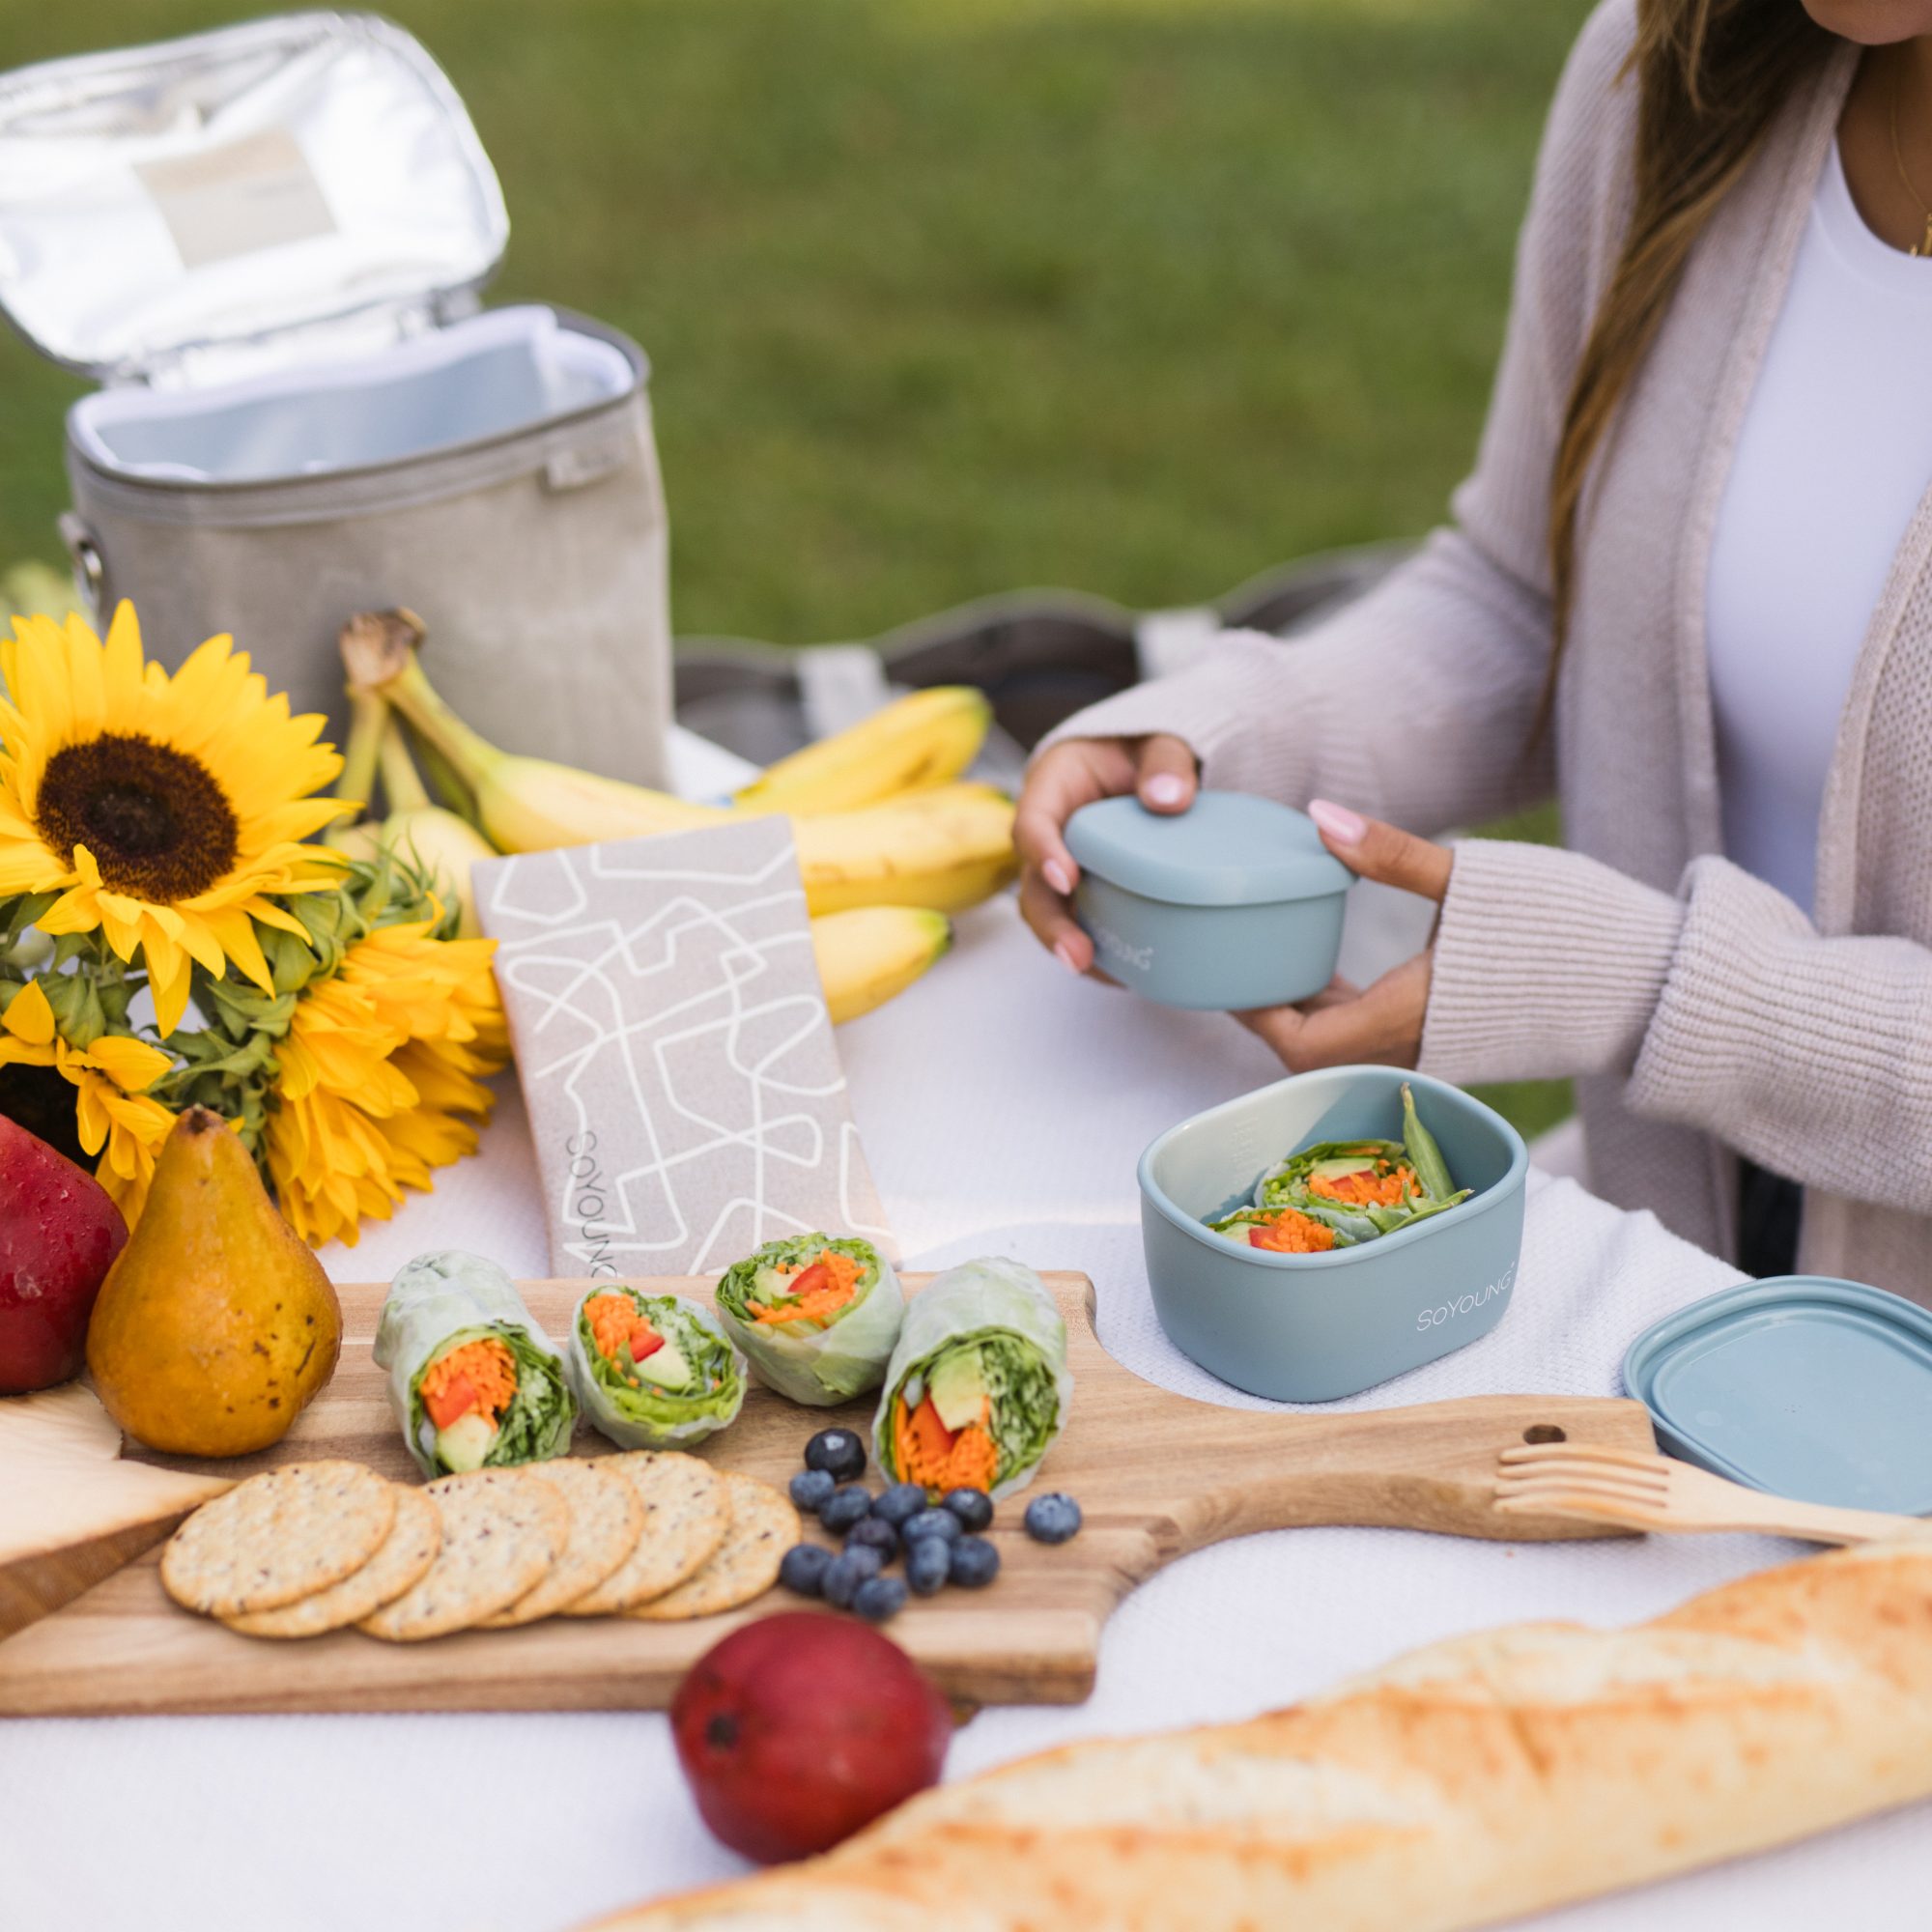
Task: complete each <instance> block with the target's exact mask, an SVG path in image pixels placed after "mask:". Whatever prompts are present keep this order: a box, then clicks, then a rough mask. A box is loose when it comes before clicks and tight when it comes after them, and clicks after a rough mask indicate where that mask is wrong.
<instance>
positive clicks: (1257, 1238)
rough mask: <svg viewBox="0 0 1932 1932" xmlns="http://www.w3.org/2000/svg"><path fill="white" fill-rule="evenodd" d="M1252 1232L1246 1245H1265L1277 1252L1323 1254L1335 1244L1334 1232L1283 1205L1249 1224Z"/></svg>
mask: <svg viewBox="0 0 1932 1932" xmlns="http://www.w3.org/2000/svg"><path fill="white" fill-rule="evenodd" d="M1249 1225H1250V1226H1251V1227H1252V1229H1253V1231H1254V1232H1253V1233H1252V1235H1251V1236H1249V1240H1248V1245H1249V1246H1250V1247H1255V1248H1268V1249H1271V1250H1272V1251H1273V1252H1274V1253H1275V1254H1278V1255H1325V1254H1326V1253H1327V1252H1328V1250H1329V1249H1330V1248H1332V1247H1333V1246H1334V1245H1335V1231H1334V1229H1333V1228H1324V1227H1323V1226H1322V1225H1321V1222H1320V1221H1315V1220H1311V1219H1310V1218H1309V1217H1308V1216H1307V1215H1306V1214H1298V1213H1296V1212H1295V1210H1294V1209H1293V1208H1282V1209H1281V1210H1280V1211H1279V1212H1278V1213H1275V1214H1271V1215H1269V1216H1268V1218H1267V1219H1266V1220H1265V1221H1256V1222H1251V1223H1250V1224H1249Z"/></svg>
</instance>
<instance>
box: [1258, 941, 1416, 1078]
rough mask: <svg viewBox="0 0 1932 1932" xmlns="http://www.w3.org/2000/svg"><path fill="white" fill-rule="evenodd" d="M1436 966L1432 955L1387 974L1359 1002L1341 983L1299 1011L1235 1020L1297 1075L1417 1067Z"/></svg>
mask: <svg viewBox="0 0 1932 1932" xmlns="http://www.w3.org/2000/svg"><path fill="white" fill-rule="evenodd" d="M1432 964H1433V960H1432V957H1431V955H1430V954H1429V953H1427V952H1418V953H1417V954H1416V956H1415V957H1414V958H1413V959H1406V960H1404V961H1403V963H1402V964H1401V965H1400V966H1398V967H1396V968H1395V969H1394V970H1393V971H1392V972H1388V973H1384V974H1383V975H1382V977H1381V978H1380V979H1379V980H1377V981H1376V982H1375V984H1374V985H1373V986H1370V987H1369V988H1367V990H1366V991H1364V992H1363V993H1361V994H1360V995H1359V996H1358V997H1357V998H1354V999H1350V998H1348V997H1347V996H1346V994H1343V993H1342V992H1341V989H1342V988H1343V987H1344V986H1346V985H1347V981H1346V980H1336V981H1335V982H1334V983H1333V984H1331V985H1330V986H1328V987H1327V988H1326V989H1325V990H1324V991H1322V992H1320V993H1318V994H1317V995H1316V996H1315V997H1314V999H1312V1000H1305V1001H1303V1002H1302V1004H1301V1005H1300V1006H1299V1007H1263V1008H1261V1009H1258V1010H1256V1011H1254V1012H1246V1013H1236V1015H1235V1017H1236V1019H1237V1020H1239V1021H1240V1023H1241V1024H1242V1025H1243V1026H1244V1027H1246V1028H1247V1029H1248V1031H1249V1032H1250V1033H1253V1034H1257V1035H1259V1036H1260V1037H1261V1038H1263V1039H1264V1040H1265V1041H1266V1042H1267V1043H1268V1045H1269V1046H1271V1047H1272V1048H1273V1049H1274V1052H1275V1056H1276V1058H1277V1059H1279V1060H1280V1062H1281V1064H1282V1065H1284V1066H1286V1067H1287V1068H1288V1070H1289V1071H1290V1072H1291V1073H1306V1072H1309V1071H1310V1070H1311V1069H1313V1068H1315V1067H1318V1066H1349V1065H1356V1064H1358V1063H1362V1062H1368V1063H1371V1064H1374V1065H1386V1066H1413V1065H1415V1063H1416V1060H1417V1058H1418V1057H1419V1056H1420V1054H1421V1051H1422V1020H1423V1015H1424V1013H1426V1012H1427V1011H1428V1009H1429V978H1430V971H1431V967H1432Z"/></svg>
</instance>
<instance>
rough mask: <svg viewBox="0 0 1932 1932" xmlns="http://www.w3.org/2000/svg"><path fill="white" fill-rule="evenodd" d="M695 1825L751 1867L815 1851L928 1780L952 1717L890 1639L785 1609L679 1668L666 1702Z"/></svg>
mask: <svg viewBox="0 0 1932 1932" xmlns="http://www.w3.org/2000/svg"><path fill="white" fill-rule="evenodd" d="M670 1721H671V1734H672V1736H673V1737H674V1738H675V1739H676V1741H677V1757H678V1762H679V1763H680V1764H681V1765H682V1766H683V1767H684V1775H685V1777H686V1779H687V1780H688V1781H689V1783H690V1785H691V1790H692V1795H693V1796H694V1797H695V1798H696V1800H697V1809H698V1811H699V1813H700V1814H701V1815H702V1817H703V1819H704V1822H705V1823H706V1824H707V1825H708V1826H710V1828H711V1829H712V1831H713V1832H715V1833H717V1835H718V1836H719V1837H720V1838H722V1839H723V1840H724V1841H725V1844H727V1845H729V1846H730V1847H731V1849H732V1850H733V1851H734V1852H742V1853H743V1854H744V1855H745V1856H746V1857H747V1858H748V1859H755V1860H757V1861H758V1862H759V1863H760V1864H775V1863H777V1862H778V1861H780V1860H781V1859H802V1858H807V1857H810V1854H811V1853H813V1852H822V1851H826V1850H828V1849H829V1848H830V1847H831V1846H833V1845H836V1844H837V1843H838V1841H839V1839H841V1838H845V1837H849V1836H850V1835H851V1834H852V1833H854V1832H856V1831H857V1830H858V1829H859V1827H860V1826H861V1825H868V1824H870V1823H871V1821H872V1820H873V1819H874V1818H876V1817H878V1816H879V1814H880V1813H881V1812H882V1811H890V1810H891V1809H892V1808H893V1806H894V1805H895V1804H898V1803H900V1801H901V1800H903V1799H907V1798H910V1797H911V1796H912V1794H913V1793H914V1792H915V1791H923V1790H924V1789H925V1787H926V1786H927V1785H929V1784H936V1783H937V1782H938V1781H939V1773H940V1768H941V1766H942V1765H944V1763H945V1762H946V1745H947V1740H948V1739H949V1738H950V1737H951V1736H952V1713H951V1712H950V1711H949V1710H948V1708H947V1704H946V1700H945V1698H943V1697H942V1696H941V1695H940V1694H939V1692H938V1691H937V1690H934V1689H933V1687H932V1686H931V1684H929V1683H928V1682H927V1681H926V1679H925V1678H924V1677H923V1676H922V1675H921V1674H920V1672H919V1670H918V1668H917V1666H916V1665H915V1664H914V1663H913V1661H912V1660H911V1658H909V1657H908V1656H907V1655H906V1654H905V1652H904V1651H902V1650H901V1649H900V1648H899V1647H898V1645H897V1644H895V1643H893V1642H891V1641H889V1640H888V1639H887V1638H885V1637H883V1636H881V1635H880V1634H878V1632H877V1631H875V1630H872V1629H871V1628H870V1627H869V1626H867V1625H866V1624H862V1623H854V1622H851V1621H849V1620H848V1619H846V1618H844V1617H833V1616H822V1615H819V1614H817V1613H815V1612H813V1611H810V1610H787V1611H782V1612H781V1613H780V1614H778V1615H777V1616H770V1617H764V1618H761V1619H760V1620H759V1621H758V1622H756V1623H753V1624H747V1625H746V1626H745V1627H744V1628H743V1629H742V1630H735V1631H733V1632H732V1633H731V1634H730V1635H729V1636H727V1637H725V1639H724V1640H723V1641H722V1642H720V1643H717V1644H714V1645H713V1646H712V1647H711V1649H709V1650H708V1651H706V1652H705V1653H704V1655H703V1656H702V1657H700V1658H699V1659H698V1660H697V1662H696V1663H695V1664H693V1665H692V1668H691V1675H690V1676H689V1677H687V1678H686V1679H685V1680H684V1682H683V1683H682V1684H681V1685H680V1686H679V1687H678V1692H677V1698H676V1701H675V1702H674V1703H673V1704H672V1705H671V1707H670Z"/></svg>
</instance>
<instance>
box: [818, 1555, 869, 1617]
mask: <svg viewBox="0 0 1932 1932" xmlns="http://www.w3.org/2000/svg"><path fill="white" fill-rule="evenodd" d="M880 1568H881V1565H880V1563H879V1553H878V1551H877V1550H875V1549H848V1550H847V1551H846V1552H845V1553H844V1555H842V1556H835V1557H834V1558H833V1559H832V1561H831V1562H830V1563H828V1564H827V1565H826V1566H825V1577H824V1580H823V1581H822V1582H821V1583H820V1585H819V1588H820V1589H821V1590H822V1591H823V1593H824V1596H825V1601H826V1602H827V1603H828V1604H837V1605H838V1607H839V1608H840V1609H841V1610H842V1609H844V1608H846V1607H847V1605H850V1603H851V1601H852V1599H853V1596H854V1595H855V1594H856V1593H857V1591H858V1588H859V1585H860V1584H861V1583H869V1582H870V1581H871V1580H872V1578H873V1577H876V1576H877V1575H878V1574H879V1570H880Z"/></svg>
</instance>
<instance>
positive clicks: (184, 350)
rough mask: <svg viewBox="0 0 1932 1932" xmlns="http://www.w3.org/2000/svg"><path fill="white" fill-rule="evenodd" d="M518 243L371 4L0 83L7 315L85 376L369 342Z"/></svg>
mask: <svg viewBox="0 0 1932 1932" xmlns="http://www.w3.org/2000/svg"><path fill="white" fill-rule="evenodd" d="M509 232H510V222H509V216H508V214H507V213H505V212H504V208H503V197H502V193H501V190H500V189H499V188H498V187H497V177H496V173H495V171H494V170H493V169H492V168H491V166H490V159H489V156H487V155H485V154H484V152H483V147H482V144H481V142H479V141H478V140H477V138H476V130H475V128H473V127H471V126H470V122H469V114H468V113H467V112H466V111H465V109H464V105H463V102H462V100H461V99H458V97H457V94H456V90H455V89H454V88H453V87H451V86H450V84H449V81H448V80H447V78H446V77H445V76H444V74H443V72H442V71H441V70H440V68H439V67H438V66H437V65H436V63H435V62H434V61H433V60H431V59H430V57H429V55H428V54H427V53H425V52H424V51H423V49H422V47H421V46H420V45H419V44H418V43H416V42H415V41H414V40H412V38H411V37H410V36H409V35H408V34H406V33H404V32H403V30H402V29H401V28H400V27H396V26H392V25H391V24H390V23H389V22H388V21H386V20H383V19H379V18H378V17H377V16H376V15H375V14H341V13H306V14H279V15H276V16H274V17H272V18H270V19H266V20H251V21H248V22H247V23H245V24H244V25H241V26H238V27H226V28H223V29H221V30H219V31H218V32H215V33H209V34H195V35H191V36H189V37H188V38H186V39H185V40H178V41H167V42H163V43H160V44H158V45H155V46H147V47H128V48H123V49H120V50H118V51H116V52H112V53H99V54H85V55H81V56H79V57H77V58H74V59H71V60H58V61H45V62H43V63H41V64H40V65H38V66H35V67H26V68H20V69H18V70H16V71H14V72H13V73H10V74H5V75H0V308H4V309H5V311H6V313H7V316H8V318H9V320H10V321H12V322H13V324H14V327H16V328H18V329H19V330H20V332H21V333H22V334H23V335H24V336H25V337H26V338H27V340H28V341H29V342H31V343H32V344H33V345H34V346H35V347H36V348H37V349H39V350H40V351H41V352H42V354H43V355H47V356H50V357H51V358H52V359H53V360H54V361H56V362H59V363H62V364H64V365H65V366H67V367H68V368H70V369H76V370H80V371H82V372H84V373H85V374H87V375H90V376H93V377H95V378H97V379H98V380H99V381H103V382H109V383H127V382H143V381H145V382H153V383H156V384H166V385H170V386H174V385H179V386H199V385H200V384H204V383H208V382H214V381H224V382H225V381H229V380H232V379H233V378H235V377H236V376H238V375H242V374H246V373H249V372H251V371H254V370H257V369H262V368H266V367H272V366H276V365H279V364H282V363H286V362H292V361H297V360H304V359H308V358H311V357H320V356H328V355H338V354H340V355H349V354H357V353H365V352H367V351H370V350H373V349H377V348H380V347H382V346H383V345H384V344H385V343H387V342H393V341H395V340H396V339H398V338H399V337H402V336H406V335H410V334H414V333H419V332H421V331H422V330H424V329H427V328H431V327H436V326H437V325H438V324H440V322H441V321H443V320H444V319H446V318H447V317H449V316H450V315H453V314H461V313H466V312H468V311H469V310H470V309H472V308H473V307H474V306H475V292H476V291H477V290H478V289H479V288H480V287H481V286H482V284H483V283H484V282H485V281H487V280H488V279H489V277H490V275H491V273H492V272H493V271H494V270H495V269H496V267H497V262H498V261H500V260H501V258H502V253H503V248H504V244H505V242H506V241H508V239H509Z"/></svg>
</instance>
